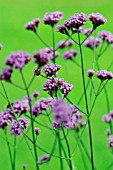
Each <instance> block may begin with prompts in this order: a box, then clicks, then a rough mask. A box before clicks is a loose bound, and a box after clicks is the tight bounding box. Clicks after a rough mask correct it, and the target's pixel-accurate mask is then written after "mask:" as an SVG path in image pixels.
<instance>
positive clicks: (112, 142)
mask: <svg viewBox="0 0 113 170" xmlns="http://www.w3.org/2000/svg"><path fill="white" fill-rule="evenodd" d="M108 147H109V148H111V147H113V135H111V136H110V137H109V138H108Z"/></svg>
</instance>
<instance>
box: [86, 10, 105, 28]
mask: <svg viewBox="0 0 113 170" xmlns="http://www.w3.org/2000/svg"><path fill="white" fill-rule="evenodd" d="M89 19H90V21H92V24H93V29H96V27H98V26H100V25H102V24H104V23H105V22H106V21H107V20H106V19H105V18H104V16H103V15H101V14H99V13H92V14H90V15H89Z"/></svg>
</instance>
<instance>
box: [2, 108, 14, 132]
mask: <svg viewBox="0 0 113 170" xmlns="http://www.w3.org/2000/svg"><path fill="white" fill-rule="evenodd" d="M12 120H13V115H12V114H11V112H10V111H9V110H5V111H2V112H0V128H2V129H4V128H5V127H6V126H8V125H9V122H11V121H12Z"/></svg>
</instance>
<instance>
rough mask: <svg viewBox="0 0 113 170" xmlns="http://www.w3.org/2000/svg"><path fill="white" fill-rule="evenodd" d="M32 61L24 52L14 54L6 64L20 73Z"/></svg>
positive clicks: (8, 58)
mask: <svg viewBox="0 0 113 170" xmlns="http://www.w3.org/2000/svg"><path fill="white" fill-rule="evenodd" d="M29 61H30V58H29V55H28V53H27V52H24V51H16V52H12V53H11V54H10V55H9V56H8V57H7V59H6V61H5V64H6V65H9V66H10V67H12V68H16V69H18V70H19V71H21V70H22V68H23V67H24V66H25V65H26V64H27V63H28V62H29Z"/></svg>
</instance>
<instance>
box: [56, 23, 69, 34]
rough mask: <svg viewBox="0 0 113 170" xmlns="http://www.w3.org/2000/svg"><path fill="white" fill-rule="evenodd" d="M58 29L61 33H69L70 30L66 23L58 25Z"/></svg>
mask: <svg viewBox="0 0 113 170" xmlns="http://www.w3.org/2000/svg"><path fill="white" fill-rule="evenodd" d="M57 31H58V32H60V33H61V34H66V35H68V30H67V29H66V27H65V26H64V25H59V26H58V27H57Z"/></svg>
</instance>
